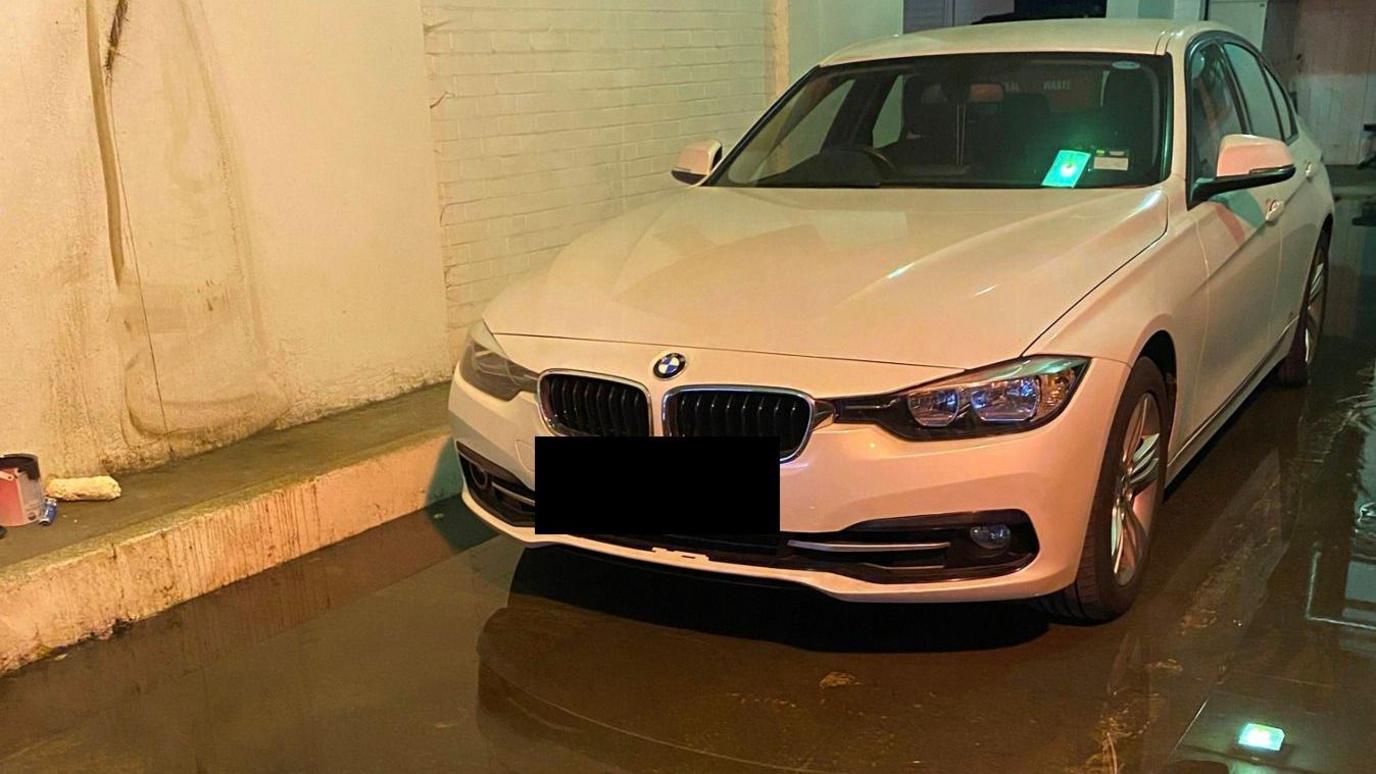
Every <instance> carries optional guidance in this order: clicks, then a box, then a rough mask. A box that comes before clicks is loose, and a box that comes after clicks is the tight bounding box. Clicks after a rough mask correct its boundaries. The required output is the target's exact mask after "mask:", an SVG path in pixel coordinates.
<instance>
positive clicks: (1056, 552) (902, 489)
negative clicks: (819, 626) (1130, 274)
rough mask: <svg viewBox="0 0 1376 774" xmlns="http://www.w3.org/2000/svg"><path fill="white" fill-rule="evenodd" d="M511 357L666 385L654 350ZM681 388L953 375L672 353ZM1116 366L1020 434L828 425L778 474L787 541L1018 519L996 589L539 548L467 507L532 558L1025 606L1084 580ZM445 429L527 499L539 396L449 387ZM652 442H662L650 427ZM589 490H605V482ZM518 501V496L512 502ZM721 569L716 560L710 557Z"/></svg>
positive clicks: (589, 345)
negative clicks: (1012, 551)
mask: <svg viewBox="0 0 1376 774" xmlns="http://www.w3.org/2000/svg"><path fill="white" fill-rule="evenodd" d="M499 338H500V341H501V343H502V346H503V347H504V348H505V349H506V350H507V352H508V354H510V355H511V357H512V358H513V359H514V360H516V361H517V362H519V363H521V364H522V365H524V366H526V367H527V368H532V369H534V370H544V369H549V368H568V367H577V368H579V369H580V370H584V371H589V372H594V373H603V374H607V375H610V376H617V377H621V378H624V379H631V380H633V381H636V382H638V383H640V384H642V385H644V386H645V387H646V388H647V391H648V392H649V394H650V401H651V405H652V406H658V405H660V401H661V400H662V397H663V393H664V392H665V391H666V390H667V389H668V387H669V386H670V385H669V384H666V383H663V382H656V380H654V379H653V377H651V376H650V374H649V365H650V364H651V363H653V362H654V361H655V360H656V359H658V357H659V356H660V355H662V354H663V353H664V350H663V348H660V347H654V346H649V345H630V344H602V343H593V342H577V341H560V340H551V339H540V338H528V337H519V336H501V337H499ZM681 351H682V352H684V354H686V355H687V357H688V360H689V362H690V363H692V371H691V372H686V373H685V375H684V377H682V378H681V379H678V380H675V381H674V382H673V384H672V386H676V387H677V386H682V385H685V384H690V383H701V384H747V385H759V386H762V387H788V388H792V389H798V390H802V391H804V392H806V393H808V394H810V395H813V396H816V397H833V396H838V395H859V394H874V393H879V392H884V391H888V390H893V389H899V388H902V387H907V386H911V385H913V384H919V383H923V382H927V381H931V380H933V379H937V378H941V377H944V376H947V375H950V374H951V373H952V372H951V371H949V370H944V369H935V368H924V367H911V366H897V365H889V364H874V363H856V362H849V361H831V360H819V359H815V358H797V357H787V356H780V355H762V354H751V353H737V352H719V351H713V350H701V351H695V350H692V349H682V350H681ZM1127 374H1128V368H1127V366H1126V365H1124V364H1121V363H1117V362H1114V361H1109V360H1095V361H1094V362H1093V363H1092V364H1091V365H1090V367H1089V369H1088V370H1087V372H1086V374H1085V377H1084V380H1083V381H1082V383H1081V384H1080V386H1079V388H1078V389H1077V391H1076V394H1075V396H1074V397H1073V398H1072V400H1071V402H1070V405H1069V406H1067V407H1066V409H1065V410H1064V411H1063V412H1062V413H1061V415H1060V416H1059V417H1057V418H1056V419H1055V420H1054V421H1052V422H1051V423H1049V424H1048V425H1046V426H1044V427H1041V428H1038V429H1036V430H1032V431H1029V432H1026V433H1019V434H1013V435H1004V436H996V437H990V438H979V439H969V440H959V441H941V442H921V443H915V442H911V441H904V440H902V439H899V438H896V437H894V436H892V435H890V434H889V433H887V432H885V431H884V430H882V429H880V428H878V427H873V426H869V425H837V424H833V425H824V426H822V427H819V428H818V429H817V430H816V431H815V432H813V434H812V437H811V439H810V440H809V441H808V444H807V446H806V447H805V448H804V449H803V451H802V453H801V454H800V455H799V456H798V457H797V458H796V459H794V460H792V461H790V462H788V463H785V464H783V465H781V466H780V509H781V513H780V525H781V527H782V529H783V530H784V531H785V532H789V533H834V532H840V531H843V530H845V529H847V528H849V527H852V526H853V525H856V524H858V523H861V522H868V521H874V520H880V519H893V518H901V517H921V516H934V517H935V516H936V515H946V514H961V513H972V512H985V511H1017V512H1020V513H1022V514H1025V515H1026V519H1027V521H1029V522H1030V523H1031V525H1032V528H1033V529H1034V530H1035V535H1036V543H1037V551H1036V555H1035V557H1034V558H1032V560H1031V561H1030V562H1028V563H1026V564H1025V565H1023V566H1021V567H1020V568H1018V569H1015V570H1012V571H1010V572H1005V573H1002V574H997V575H993V576H990V577H962V578H958V579H944V580H922V581H915V582H899V583H895V582H875V581H873V580H869V579H866V578H863V577H856V576H855V575H854V574H841V573H836V572H828V571H819V570H815V569H802V568H797V567H780V566H762V565H760V564H748V563H743V562H733V561H722V560H720V559H719V558H713V557H712V556H709V555H708V553H712V552H695V551H693V550H684V549H676V548H664V547H658V546H647V545H642V544H636V543H635V541H618V542H616V543H612V542H606V541H602V540H594V539H590V538H586V537H575V536H563V535H559V536H553V535H538V536H537V535H536V534H535V532H534V530H533V528H530V527H525V526H514V525H513V524H511V523H508V521H507V520H504V519H503V518H501V517H499V516H498V515H497V514H495V513H493V512H492V511H491V510H489V509H488V508H487V507H485V506H484V505H483V504H482V503H481V502H479V501H478V500H477V499H476V498H474V497H473V495H472V493H471V492H469V491H467V488H465V492H464V495H463V498H464V502H465V503H466V504H467V505H468V506H469V507H470V508H472V509H473V510H474V512H475V513H477V514H478V515H479V517H481V518H482V519H483V520H484V521H486V522H487V523H488V524H490V525H491V526H492V527H493V528H495V529H497V530H499V531H501V532H503V533H505V534H507V535H510V536H511V537H514V538H516V539H518V540H520V541H522V542H523V543H526V544H527V545H531V546H540V545H556V544H557V545H566V546H573V547H577V548H582V549H586V550H588V551H594V552H598V553H602V554H608V555H613V556H618V557H622V558H626V559H632V560H637V561H644V562H651V563H654V564H660V565H668V566H673V567H679V568H684V569H690V570H705V571H709V572H717V573H728V574H732V575H738V576H745V577H754V578H762V579H769V580H776V581H790V582H795V583H800V584H803V585H805V586H809V587H812V588H814V589H817V590H819V591H822V592H824V593H827V594H830V595H832V596H835V597H838V598H842V599H848V600H856V601H885V602H905V601H914V602H916V601H934V602H935V601H960V600H994V599H1012V598H1025V597H1035V596H1040V595H1042V594H1048V593H1052V592H1055V591H1057V590H1059V589H1062V588H1064V587H1066V586H1067V585H1069V584H1070V583H1071V582H1072V581H1073V580H1074V577H1075V573H1076V570H1077V568H1078V566H1079V560H1080V550H1081V546H1082V545H1083V542H1084V535H1085V528H1086V524H1087V522H1088V516H1089V512H1090V507H1091V502H1092V499H1093V495H1094V488H1095V485H1096V483H1097V480H1098V475H1099V467H1100V462H1101V460H1102V457H1103V451H1104V445H1105V443H1106V440H1107V436H1108V430H1109V424H1110V422H1111V420H1112V416H1113V412H1114V409H1115V408H1116V406H1117V402H1118V398H1119V395H1120V394H1121V391H1122V387H1123V384H1124V382H1125V381H1126V379H1127ZM449 410H450V419H451V425H452V429H453V433H454V438H455V440H456V442H457V443H459V444H460V445H461V446H463V447H465V448H466V449H468V450H470V451H471V452H473V453H476V454H477V455H480V456H481V457H482V458H483V459H485V460H487V461H489V462H490V463H491V464H493V465H496V466H499V467H500V468H502V469H504V470H505V471H508V472H509V473H510V474H512V476H513V477H514V478H515V479H517V481H516V482H513V483H517V484H520V485H522V486H524V487H526V488H531V489H533V487H534V468H535V459H534V437H535V436H537V435H547V434H549V430H548V429H547V428H546V427H545V425H544V422H543V420H542V419H541V416H540V412H539V410H538V407H537V406H536V403H535V399H534V396H532V395H529V394H522V395H520V396H518V397H517V398H516V399H514V400H512V401H507V402H504V401H498V400H496V399H494V398H491V397H490V396H487V395H485V394H483V393H480V392H477V391H476V390H474V389H472V388H471V387H470V386H469V385H467V384H466V383H464V382H463V381H462V380H460V379H457V378H456V379H455V381H454V384H453V388H452V390H451V394H450V403H449ZM653 430H654V432H656V433H659V432H660V428H659V427H658V426H657V425H656V426H655V427H654V428H653ZM596 485H602V486H614V485H615V472H614V471H609V472H608V476H607V479H606V481H604V482H596ZM518 488H519V487H518ZM718 556H720V554H718Z"/></svg>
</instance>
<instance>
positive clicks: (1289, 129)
mask: <svg viewBox="0 0 1376 774" xmlns="http://www.w3.org/2000/svg"><path fill="white" fill-rule="evenodd" d="M1266 85H1267V86H1268V87H1270V89H1271V98H1272V99H1274V100H1275V101H1276V112H1278V113H1280V128H1281V130H1282V131H1284V132H1285V138H1286V139H1287V140H1289V139H1293V138H1294V136H1295V132H1296V128H1295V111H1294V109H1292V108H1291V107H1290V97H1289V95H1287V94H1286V93H1285V89H1283V88H1281V85H1280V81H1278V80H1276V76H1275V73H1272V72H1271V70H1270V68H1266Z"/></svg>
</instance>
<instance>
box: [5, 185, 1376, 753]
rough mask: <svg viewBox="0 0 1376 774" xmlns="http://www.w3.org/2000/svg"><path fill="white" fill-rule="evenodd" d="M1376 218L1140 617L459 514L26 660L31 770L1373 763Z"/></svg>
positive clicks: (8, 692) (1222, 442)
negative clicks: (803, 585) (970, 598)
mask: <svg viewBox="0 0 1376 774" xmlns="http://www.w3.org/2000/svg"><path fill="white" fill-rule="evenodd" d="M1354 221H1357V222H1358V223H1368V224H1370V225H1368V226H1361V225H1354ZM1371 226H1376V209H1371V208H1369V209H1368V210H1367V211H1366V212H1365V213H1364V212H1363V211H1362V208H1361V205H1360V203H1359V202H1356V201H1344V202H1342V203H1341V204H1340V207H1339V213H1338V227H1337V231H1336V234H1335V235H1334V242H1333V249H1332V263H1331V269H1330V270H1331V277H1332V279H1331V284H1330V287H1331V290H1330V296H1329V305H1330V306H1329V310H1330V311H1329V318H1328V325H1327V330H1326V332H1325V338H1324V341H1323V343H1322V347H1321V349H1320V355H1319V358H1320V363H1319V374H1318V377H1317V380H1316V382H1315V383H1314V384H1313V385H1312V386H1311V387H1310V388H1309V389H1307V390H1300V391H1291V390H1284V389H1280V388H1277V387H1275V386H1272V385H1270V384H1268V385H1266V386H1264V387H1263V388H1262V389H1261V390H1260V391H1259V392H1258V394H1257V395H1256V396H1255V397H1254V398H1253V399H1252V400H1251V401H1250V402H1249V403H1248V404H1247V406H1246V407H1245V408H1244V409H1243V410H1242V411H1241V412H1240V413H1239V415H1238V416H1237V417H1236V419H1235V420H1234V421H1233V422H1232V423H1231V424H1230V425H1229V426H1228V428H1227V429H1226V430H1225V431H1224V432H1223V433H1222V434H1221V435H1220V436H1219V437H1218V438H1217V439H1216V440H1215V442H1214V443H1213V444H1212V445H1211V447H1210V448H1209V449H1208V450H1207V452H1206V453H1205V454H1204V455H1203V456H1202V457H1201V458H1200V459H1199V460H1198V462H1197V464H1195V465H1194V466H1193V468H1192V469H1191V470H1190V471H1189V472H1188V473H1187V474H1186V475H1185V476H1184V477H1183V478H1182V479H1181V480H1180V481H1179V482H1178V483H1177V485H1176V486H1175V487H1174V488H1173V490H1172V491H1171V492H1170V494H1169V497H1168V499H1167V501H1166V504H1165V509H1164V515H1163V516H1162V517H1161V521H1160V522H1159V523H1158V527H1157V529H1158V532H1157V534H1156V535H1155V537H1154V544H1153V548H1152V557H1151V564H1152V566H1151V570H1150V573H1149V575H1148V579H1147V587H1146V589H1145V590H1144V592H1143V595H1142V597H1141V598H1140V599H1139V601H1138V604H1137V606H1136V608H1134V609H1133V610H1132V612H1131V613H1129V614H1128V615H1127V616H1125V617H1124V618H1122V619H1120V620H1118V621H1115V622H1113V623H1110V624H1107V625H1104V626H1097V627H1077V626H1067V625H1063V624H1059V623H1055V622H1049V621H1047V620H1046V619H1045V618H1044V617H1042V616H1041V615H1040V614H1038V613H1036V612H1034V611H1032V610H1031V609H1030V608H1028V607H1025V606H1022V605H1017V604H1007V605H978V606H915V607H902V606H871V605H847V604H844V603H839V602H835V601H832V600H830V599H828V598H826V597H824V596H821V595H818V594H815V593H811V592H808V591H805V590H802V589H796V588H788V587H767V586H759V585H742V584H739V583H734V582H727V581H723V580H720V579H714V578H710V577H701V576H685V575H677V574H669V573H665V572H660V571H655V570H651V569H646V568H642V567H635V566H627V565H621V564H613V563H608V562H606V561H603V560H600V559H596V558H591V557H588V556H583V555H579V554H575V553H571V552H565V551H560V550H555V549H547V550H541V551H534V552H524V553H523V552H522V551H521V549H520V548H519V547H518V546H517V545H516V544H515V543H513V542H511V541H509V540H506V539H502V538H497V537H494V536H493V535H492V533H491V532H490V531H488V530H487V529H485V528H484V527H482V526H481V525H480V524H478V523H477V522H476V521H475V519H474V518H473V517H472V516H471V515H469V514H468V513H466V512H465V511H464V510H463V508H462V506H459V505H455V504H447V505H446V506H445V507H444V508H441V509H437V510H436V511H435V512H434V513H418V514H413V515H411V516H408V517H406V518H404V519H401V520H398V521H396V522H394V523H392V524H389V525H387V526H384V527H381V528H379V529H376V530H374V531H372V532H369V533H367V534H365V535H362V536H360V537H358V538H355V539H353V540H350V541H348V542H346V543H343V544H340V545H337V546H334V547H332V548H329V549H326V550H324V551H320V552H318V553H316V554H313V555H311V556H308V557H305V558H303V559H301V560H298V561H296V562H292V563H291V564H288V565H285V566H283V567H280V568H278V569H275V570H273V571H270V572H268V573H265V574H263V575H260V576H257V577H255V578H252V579H249V580H247V581H245V582H242V583H239V584H236V585H234V586H232V587H229V588H226V589H223V590H221V591H219V592H216V593H214V594H211V595H209V596H207V597H204V598H201V599H198V600H195V601H193V602H190V603H188V604H185V605H182V606H180V607H177V608H175V609H173V610H171V611H169V612H167V613H165V614H163V615H161V616H159V617H157V618H155V619H152V620H150V621H146V622H143V623H139V624H136V625H134V626H132V627H129V628H128V629H126V630H124V631H122V632H119V633H118V634H116V635H115V636H114V637H112V638H111V639H109V640H108V641H103V642H91V643H87V644H84V645H81V646H79V647H76V648H73V649H71V650H69V651H67V652H65V653H62V654H59V655H58V656H56V657H54V658H50V659H48V660H45V661H43V662H40V663H37V664H34V665H32V666H30V667H28V668H25V669H23V670H21V671H20V672H18V673H16V674H13V675H10V676H8V677H5V678H0V771H3V772H6V773H7V774H8V773H10V772H28V771H68V770H80V771H121V772H123V771H129V772H135V771H152V772H179V771H198V772H199V771H207V772H216V771H250V770H251V771H308V772H351V771H430V770H450V771H532V772H578V771H662V772H699V771H718V770H722V771H735V770H786V771H845V772H854V771H933V772H954V771H1001V772H1024V771H1036V772H1041V771H1160V770H1166V771H1172V772H1175V771H1179V772H1214V771H1218V772H1225V771H1229V770H1230V769H1231V770H1233V771H1254V770H1256V771H1264V770H1267V769H1266V768H1264V767H1257V768H1247V767H1246V766H1244V765H1243V761H1244V760H1245V759H1246V756H1245V755H1244V754H1243V753H1242V752H1241V751H1240V750H1239V749H1238V748H1236V747H1235V746H1234V742H1235V740H1236V739H1237V736H1238V733H1239V731H1240V730H1241V728H1242V727H1243V725H1244V724H1246V723H1248V722H1256V723H1263V724H1266V725H1268V726H1273V727H1277V728H1280V729H1283V730H1284V733H1285V739H1284V747H1283V748H1282V752H1281V754H1280V755H1279V756H1278V757H1275V758H1271V759H1268V763H1269V765H1270V766H1273V767H1275V768H1278V769H1279V768H1283V769H1285V770H1302V771H1322V772H1355V771H1363V770H1371V766H1372V764H1371V762H1370V761H1371V758H1370V753H1369V738H1370V737H1371V736H1372V734H1373V732H1376V669H1373V665H1374V664H1376V368H1374V366H1376V228H1373V227H1371ZM1209 761H1212V763H1207V762H1209Z"/></svg>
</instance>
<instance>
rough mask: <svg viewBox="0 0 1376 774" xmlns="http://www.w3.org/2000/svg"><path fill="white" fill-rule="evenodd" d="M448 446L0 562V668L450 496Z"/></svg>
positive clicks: (424, 447) (443, 441)
mask: <svg viewBox="0 0 1376 774" xmlns="http://www.w3.org/2000/svg"><path fill="white" fill-rule="evenodd" d="M453 456H454V453H453V449H452V446H451V445H450V444H449V439H448V434H447V433H445V432H443V431H441V430H436V431H435V432H434V433H426V434H424V437H422V438H420V439H417V438H416V437H414V436H413V437H411V438H408V439H406V440H405V441H403V442H400V443H398V444H396V445H394V446H392V447H389V448H386V449H382V450H379V451H378V452H377V453H375V454H373V455H371V456H368V457H366V458H363V459H359V460H356V461H352V462H348V463H346V464H342V465H340V466H339V467H336V468H334V469H332V470H327V471H324V472H321V473H318V474H315V475H311V476H306V477H300V478H297V479H295V480H290V481H273V482H267V483H265V484H264V485H263V486H261V487H257V488H254V489H251V490H246V491H240V492H236V493H234V494H232V495H226V496H224V497H220V498H217V499H214V500H209V501H206V502H203V503H198V504H196V505H195V506H192V507H188V508H182V509H179V510H175V511H171V512H169V513H166V514H164V515H161V516H157V517H154V518H151V519H147V520H144V521H141V522H139V523H137V524H133V525H130V526H129V527H126V528H124V529H121V530H118V531H115V532H111V533H108V534H105V535H101V536H99V537H96V538H92V539H90V540H86V541H83V542H81V543H77V544H74V545H71V546H68V547H66V548H64V549H63V550H62V551H60V552H55V553H52V554H45V555H42V556H36V557H33V558H32V559H28V560H25V561H22V562H18V563H16V564H13V565H10V566H8V567H4V568H0V673H3V672H6V671H9V670H13V669H16V668H18V667H20V666H23V665H24V664H27V663H29V662H31V661H35V660H37V659H39V658H42V657H43V656H44V655H46V654H48V653H49V652H51V651H52V650H53V649H55V648H60V647H64V646H67V645H71V644H74V643H76V642H79V641H81V640H83V639H86V638H88V637H92V636H103V635H106V634H108V633H109V632H111V631H112V630H113V629H114V628H115V627H116V626H117V625H119V624H122V623H125V622H130V621H137V620H140V619H143V618H148V617H149V616H152V615H155V614H157V613H159V612H161V611H163V610H166V609H167V608H169V607H172V606H173V605H176V604H178V603H180V602H185V601H186V600H188V599H192V598H193V597H196V596H199V595H201V594H206V593H208V592H211V591H214V590H215V589H218V588H220V587H222V586H225V585H227V584H230V583H233V582H234V581H237V580H241V579H243V578H246V577H248V576H250V575H253V574H255V573H258V572H262V571H263V570H266V569H268V568H271V567H274V566H276V565H279V564H281V563H283V562H286V561H288V560H291V559H294V558H296V557H299V556H302V555H303V554H307V553H310V552H311V551H314V550H316V549H318V548H322V547H324V546H327V545H330V544H331V543H335V542H338V541H340V540H343V539H345V538H347V537H351V536H353V535H356V534H358V533H360V532H363V531H365V530H367V529H370V528H372V527H376V526H378V525H379V524H383V523H385V522H387V521H390V520H392V519H395V518H397V517H399V516H402V515H405V514H407V513H411V512H412V511H416V510H419V509H421V508H424V507H425V506H427V505H429V504H430V503H432V502H435V501H437V500H441V499H444V498H446V497H452V496H453V495H455V494H457V493H458V490H459V476H458V474H457V468H458V465H457V463H456V462H455V461H454V460H453Z"/></svg>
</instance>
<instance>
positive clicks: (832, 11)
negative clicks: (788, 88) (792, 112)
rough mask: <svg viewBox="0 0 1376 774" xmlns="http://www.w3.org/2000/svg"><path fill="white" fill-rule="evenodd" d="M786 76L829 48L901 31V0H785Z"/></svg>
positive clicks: (795, 75) (799, 71) (800, 71)
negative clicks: (852, 0) (842, 0)
mask: <svg viewBox="0 0 1376 774" xmlns="http://www.w3.org/2000/svg"><path fill="white" fill-rule="evenodd" d="M788 30H789V41H788V62H789V68H788V69H789V74H790V76H791V77H790V80H794V79H797V78H798V76H800V75H802V74H803V73H805V72H807V71H808V70H809V69H811V68H812V66H813V65H815V64H817V62H818V61H819V60H821V59H823V58H825V57H826V56H828V55H829V54H831V53H832V52H834V51H836V50H837V49H840V48H845V47H846V46H848V45H850V44H851V43H854V42H856V41H861V40H867V39H870V38H879V37H884V36H885V35H897V34H900V33H902V32H903V3H902V2H901V0H866V2H861V3H838V2H835V0H788Z"/></svg>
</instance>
